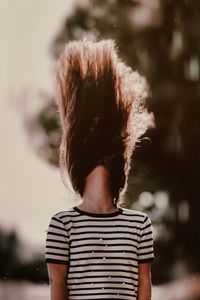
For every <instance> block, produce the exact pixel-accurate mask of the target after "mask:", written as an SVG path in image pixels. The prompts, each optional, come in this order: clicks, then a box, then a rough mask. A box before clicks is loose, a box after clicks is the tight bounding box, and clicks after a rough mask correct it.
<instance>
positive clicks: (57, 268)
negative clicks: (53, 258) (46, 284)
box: [47, 263, 68, 300]
mask: <svg viewBox="0 0 200 300" xmlns="http://www.w3.org/2000/svg"><path fill="white" fill-rule="evenodd" d="M47 269H48V275H49V281H50V284H51V300H67V299H68V298H67V271H68V270H67V266H66V265H64V264H54V263H48V264H47Z"/></svg>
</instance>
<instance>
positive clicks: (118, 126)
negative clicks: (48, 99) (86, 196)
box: [56, 39, 154, 203]
mask: <svg viewBox="0 0 200 300" xmlns="http://www.w3.org/2000/svg"><path fill="white" fill-rule="evenodd" d="M117 52H118V49H117V47H116V44H115V42H114V40H111V39H108V40H101V41H99V42H92V41H87V40H82V41H71V42H69V43H67V44H66V45H65V47H64V49H63V51H62V52H61V54H60V56H59V58H58V61H57V64H56V79H57V98H56V101H57V105H58V107H59V112H60V121H61V126H62V140H61V144H60V147H59V165H60V170H61V176H62V179H63V182H64V184H65V185H66V187H68V188H69V187H70V190H71V191H72V193H73V192H75V193H76V194H77V195H81V196H82V194H83V190H84V183H85V178H86V177H87V175H88V174H89V173H90V172H91V170H92V169H93V168H94V167H95V166H96V165H97V164H99V163H102V164H104V165H105V166H106V167H107V168H108V170H109V173H110V184H111V191H112V195H113V198H114V199H115V203H116V202H118V201H120V202H121V203H122V198H123V195H124V193H125V191H126V189H127V180H128V174H129V171H130V166H131V156H132V152H133V150H134V148H135V145H136V143H137V142H139V140H140V137H141V136H142V135H143V134H144V133H145V131H146V130H147V129H148V128H149V127H152V126H153V125H154V122H153V115H152V113H148V112H147V109H146V108H145V102H146V99H147V97H148V85H147V82H146V80H145V78H144V77H143V76H141V75H139V73H138V72H137V71H133V70H132V69H131V68H130V67H128V66H126V64H125V63H124V62H122V60H121V59H120V58H119V57H118V54H117ZM64 173H66V174H65V175H64ZM116 177H117V178H116ZM67 178H68V179H67ZM66 179H67V180H68V182H67V181H65V180H66Z"/></svg>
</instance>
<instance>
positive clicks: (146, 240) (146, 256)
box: [138, 215, 154, 263]
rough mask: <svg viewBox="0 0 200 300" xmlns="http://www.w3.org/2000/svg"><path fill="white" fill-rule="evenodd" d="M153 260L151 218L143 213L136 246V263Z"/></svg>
mask: <svg viewBox="0 0 200 300" xmlns="http://www.w3.org/2000/svg"><path fill="white" fill-rule="evenodd" d="M153 261H154V246H153V227H152V224H151V220H150V219H149V217H148V216H147V215H145V219H144V222H143V224H142V227H141V230H140V238H139V246H138V263H147V262H153Z"/></svg>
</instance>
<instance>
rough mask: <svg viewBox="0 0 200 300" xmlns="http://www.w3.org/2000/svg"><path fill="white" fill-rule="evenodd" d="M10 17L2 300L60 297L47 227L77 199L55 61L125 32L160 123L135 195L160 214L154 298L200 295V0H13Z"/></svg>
mask: <svg viewBox="0 0 200 300" xmlns="http://www.w3.org/2000/svg"><path fill="white" fill-rule="evenodd" d="M0 24H1V26H0V35H1V50H0V51H1V56H0V112H1V115H0V120H1V126H0V138H1V156H0V166H1V181H0V201H1V209H0V300H10V299H15V300H18V299H20V300H25V299H30V300H32V299H37V300H42V299H43V300H47V299H49V286H48V278H47V270H46V265H45V262H44V247H45V238H46V229H47V226H48V223H49V220H50V217H51V216H52V214H54V213H55V212H58V211H60V210H64V209H66V208H68V207H71V206H72V205H74V204H75V202H73V201H72V200H70V199H67V196H66V191H65V187H64V185H63V183H62V181H61V177H60V173H59V169H58V145H59V142H60V138H61V129H60V122H59V115H58V110H57V107H56V105H55V77H54V66H55V62H56V59H57V57H58V55H59V53H60V51H61V50H62V49H63V46H64V44H65V43H66V42H68V41H70V40H78V39H82V38H84V37H86V38H88V39H90V40H94V41H98V40H100V39H102V38H113V39H115V41H116V44H117V45H118V47H119V56H121V57H122V58H123V60H124V61H125V62H126V63H127V64H128V65H130V66H131V67H132V68H133V69H134V70H138V71H139V72H140V73H141V74H143V75H144V76H146V78H147V80H148V82H149V84H150V88H151V96H150V98H149V99H148V109H149V110H150V111H153V113H154V115H155V123H156V128H155V129H151V130H149V131H148V132H147V133H146V134H145V137H146V138H144V139H142V141H141V143H140V145H139V146H138V147H137V148H136V150H135V152H134V155H133V161H132V168H131V172H130V176H129V185H128V190H127V193H126V207H127V208H132V209H138V210H141V211H144V212H146V213H148V215H149V216H150V218H151V220H152V223H153V226H154V239H155V258H156V259H155V263H154V264H153V265H152V281H153V286H154V287H153V300H198V299H200V258H199V254H200V217H199V214H200V213H199V211H200V201H199V192H200V177H199V169H200V138H199V137H200V2H199V1H198V0H193V1H189V0H182V1H178V0H135V1H134V0H107V1H105V0H99V1H98V0H94V1H93V0H82V1H81V0H79V1H76V0H74V1H70V0H68V1H64V0H59V1H53V0H48V1H47V0H43V1H38V0H35V1H30V0H18V1H14V0H2V1H1V2H0ZM19 287H20V288H19Z"/></svg>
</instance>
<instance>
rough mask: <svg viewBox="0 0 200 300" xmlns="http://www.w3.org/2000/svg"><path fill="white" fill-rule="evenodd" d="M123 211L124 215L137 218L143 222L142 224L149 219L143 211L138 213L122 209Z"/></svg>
mask: <svg viewBox="0 0 200 300" xmlns="http://www.w3.org/2000/svg"><path fill="white" fill-rule="evenodd" d="M122 209H123V214H124V215H125V216H127V217H130V218H131V217H132V218H134V219H135V218H137V219H138V220H141V221H142V222H145V220H146V219H147V218H148V216H147V214H146V213H144V212H142V211H138V210H133V209H129V208H124V207H123V208H122Z"/></svg>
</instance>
